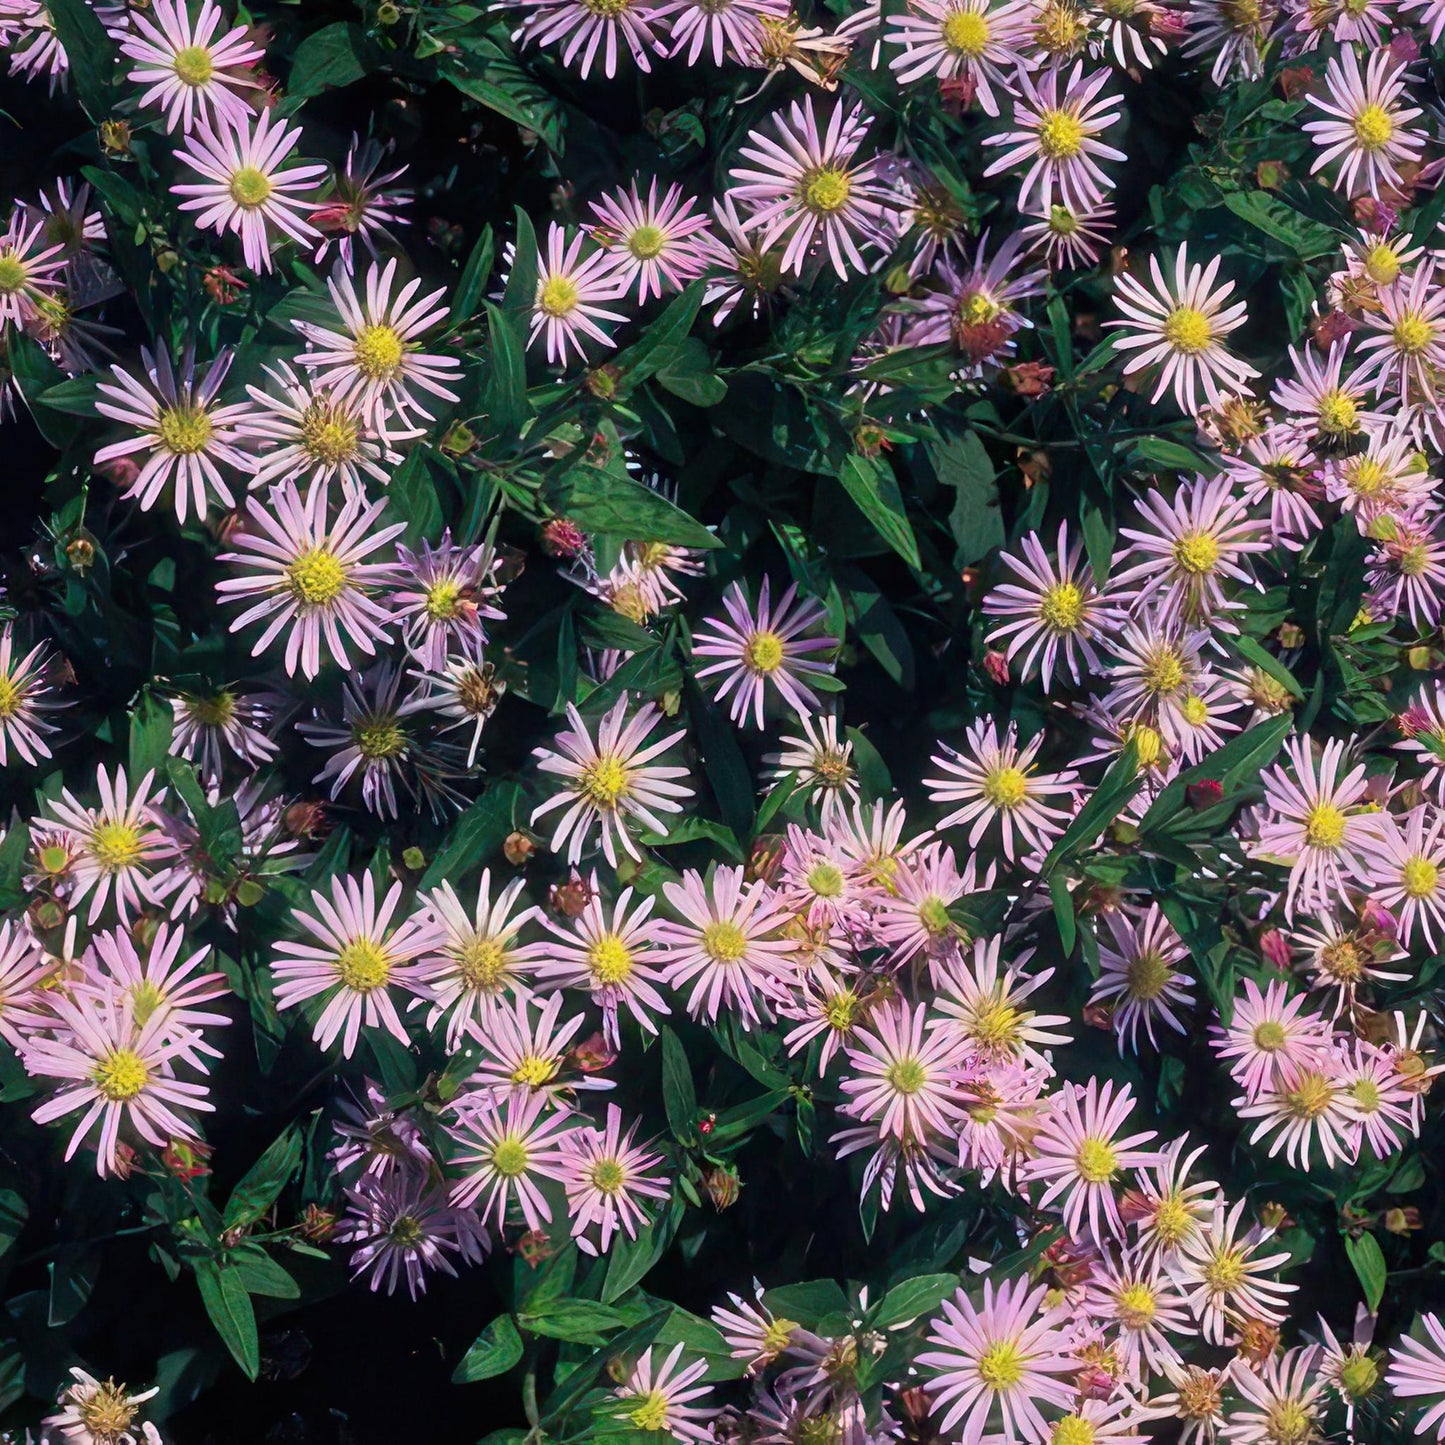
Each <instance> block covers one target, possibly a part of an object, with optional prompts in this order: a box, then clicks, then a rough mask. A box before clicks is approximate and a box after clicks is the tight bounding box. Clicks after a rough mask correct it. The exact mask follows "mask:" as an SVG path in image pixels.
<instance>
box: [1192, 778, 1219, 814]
mask: <svg viewBox="0 0 1445 1445" xmlns="http://www.w3.org/2000/svg"><path fill="white" fill-rule="evenodd" d="M1184 796H1185V797H1186V798H1187V799H1188V800H1189V806H1190V807H1191V808H1193V809H1194V810H1195V811H1196V812H1203V811H1204V809H1205V808H1212V807H1213V806H1214V805H1215V804H1216V803H1218V802H1221V801H1222V800H1223V798H1224V787H1223V785H1222V784H1220V783H1218V782H1216V781H1215V780H1214V779H1213V778H1202V779H1201V780H1200V781H1199V782H1197V783H1190V784H1189V786H1188V787H1187V788H1185V790H1184Z"/></svg>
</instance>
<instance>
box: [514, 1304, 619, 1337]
mask: <svg viewBox="0 0 1445 1445" xmlns="http://www.w3.org/2000/svg"><path fill="white" fill-rule="evenodd" d="M628 1318H629V1317H628V1316H627V1315H625V1314H623V1313H622V1311H621V1310H616V1309H613V1308H612V1306H611V1305H604V1304H599V1303H598V1302H597V1301H596V1300H584V1299H562V1300H552V1301H549V1302H548V1303H547V1305H546V1307H545V1308H543V1309H541V1310H538V1311H537V1312H536V1313H531V1312H528V1313H526V1314H522V1315H518V1316H517V1323H518V1324H520V1325H521V1327H522V1328H523V1329H524V1330H528V1331H530V1332H531V1333H532V1334H534V1335H546V1336H547V1338H548V1339H551V1340H567V1341H570V1342H571V1343H572V1344H575V1345H605V1344H606V1343H607V1338H608V1336H609V1335H612V1334H615V1333H616V1332H617V1331H618V1330H620V1329H622V1328H623V1327H624V1326H625V1325H626V1324H627V1322H628ZM631 1318H632V1319H634V1320H635V1319H636V1318H637V1317H636V1315H633V1316H631Z"/></svg>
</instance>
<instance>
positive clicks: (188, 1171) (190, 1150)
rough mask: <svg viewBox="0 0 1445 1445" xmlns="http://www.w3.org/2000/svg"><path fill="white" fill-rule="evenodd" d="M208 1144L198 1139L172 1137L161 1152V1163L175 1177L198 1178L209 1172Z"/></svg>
mask: <svg viewBox="0 0 1445 1445" xmlns="http://www.w3.org/2000/svg"><path fill="white" fill-rule="evenodd" d="M210 1157H211V1151H210V1149H209V1147H208V1146H206V1145H205V1144H203V1143H201V1141H200V1140H199V1139H172V1140H171V1142H170V1143H169V1144H167V1145H166V1147H165V1151H164V1152H163V1153H162V1154H161V1163H162V1164H164V1165H165V1167H166V1169H167V1171H168V1172H169V1173H170V1174H172V1175H173V1176H174V1177H175V1178H177V1179H199V1178H200V1177H201V1176H202V1175H204V1174H209V1173H210V1172H211V1170H210V1166H209V1165H208V1164H207V1162H206V1161H207V1160H208V1159H209V1158H210Z"/></svg>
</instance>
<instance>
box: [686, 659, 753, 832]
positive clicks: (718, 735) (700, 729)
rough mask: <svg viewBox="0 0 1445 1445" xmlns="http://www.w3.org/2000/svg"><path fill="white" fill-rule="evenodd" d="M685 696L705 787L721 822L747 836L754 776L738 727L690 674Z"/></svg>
mask: <svg viewBox="0 0 1445 1445" xmlns="http://www.w3.org/2000/svg"><path fill="white" fill-rule="evenodd" d="M684 696H685V697H686V698H687V710H688V715H689V716H690V717H691V719H692V723H693V728H694V730H695V738H696V742H697V749H698V752H699V753H700V754H701V756H702V761H703V764H704V767H705V770H706V776H707V781H708V786H709V787H711V788H712V792H713V796H714V797H715V798H716V799H717V804H718V808H719V810H720V811H721V813H722V815H723V821H724V822H725V823H726V824H727V825H728V827H729V828H731V829H732V830H733V832H734V833H736V834H737V836H738V837H739V838H747V837H750V836H751V834H752V828H753V775H752V773H751V772H750V771H749V770H748V764H747V760H746V759H745V758H744V757H743V753H742V749H741V748H740V747H739V746H738V737H737V729H736V728H734V727H733V725H732V723H731V722H729V721H728V715H727V712H726V711H725V710H724V709H723V708H720V707H718V706H717V704H716V703H715V702H714V701H713V700H712V699H711V698H705V697H704V696H703V694H702V692H701V690H700V689H699V688H698V686H697V684H696V683H695V682H694V681H693V680H692V678H691V677H689V678H688V679H687V681H686V684H685V687H684Z"/></svg>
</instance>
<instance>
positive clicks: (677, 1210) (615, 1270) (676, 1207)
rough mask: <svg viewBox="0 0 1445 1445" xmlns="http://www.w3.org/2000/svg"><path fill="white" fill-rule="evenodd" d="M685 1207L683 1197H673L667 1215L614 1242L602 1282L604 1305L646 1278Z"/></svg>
mask: <svg viewBox="0 0 1445 1445" xmlns="http://www.w3.org/2000/svg"><path fill="white" fill-rule="evenodd" d="M686 1208H687V1206H686V1205H685V1204H684V1203H683V1201H682V1200H681V1199H674V1200H673V1201H672V1202H671V1204H669V1205H668V1208H667V1212H666V1213H665V1214H662V1215H660V1216H659V1217H658V1218H657V1219H655V1220H654V1221H653V1222H652V1223H651V1224H649V1225H647V1226H646V1227H645V1228H643V1229H640V1230H639V1231H638V1233H637V1238H636V1239H617V1240H614V1241H613V1244H612V1253H611V1255H610V1256H609V1258H608V1261H607V1275H606V1277H605V1278H604V1279H603V1281H602V1303H603V1304H609V1305H610V1304H611V1303H612V1302H613V1301H614V1300H619V1299H621V1298H622V1296H623V1295H625V1294H626V1293H627V1291H628V1290H630V1289H631V1288H632V1286H633V1285H635V1284H640V1283H641V1282H642V1281H643V1280H644V1279H646V1278H647V1275H648V1272H649V1271H650V1270H651V1269H652V1267H653V1265H655V1264H656V1263H657V1261H658V1260H660V1259H661V1258H662V1256H663V1255H664V1254H666V1253H667V1250H668V1246H669V1245H670V1244H671V1243H672V1241H673V1237H674V1236H675V1235H676V1234H677V1227H678V1225H679V1224H681V1223H682V1216H683V1213H684V1211H685V1210H686Z"/></svg>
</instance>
